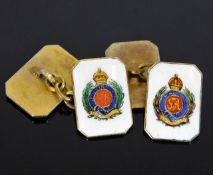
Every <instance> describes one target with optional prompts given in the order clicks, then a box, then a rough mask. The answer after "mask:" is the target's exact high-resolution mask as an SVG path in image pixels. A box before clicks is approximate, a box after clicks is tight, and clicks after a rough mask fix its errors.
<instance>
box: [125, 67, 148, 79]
mask: <svg viewBox="0 0 213 175" xmlns="http://www.w3.org/2000/svg"><path fill="white" fill-rule="evenodd" d="M150 66H151V65H148V64H147V65H143V64H141V65H139V66H138V67H137V68H136V69H130V70H128V72H129V73H130V74H131V75H137V76H139V77H140V78H141V79H143V80H144V81H146V78H145V76H144V73H145V68H146V67H150Z"/></svg>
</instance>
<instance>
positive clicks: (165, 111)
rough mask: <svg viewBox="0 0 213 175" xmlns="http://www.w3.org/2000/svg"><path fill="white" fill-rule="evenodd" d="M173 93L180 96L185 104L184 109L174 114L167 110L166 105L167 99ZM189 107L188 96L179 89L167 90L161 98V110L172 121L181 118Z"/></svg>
mask: <svg viewBox="0 0 213 175" xmlns="http://www.w3.org/2000/svg"><path fill="white" fill-rule="evenodd" d="M172 95H175V96H178V97H179V98H180V99H181V100H182V103H183V106H182V109H181V110H180V111H179V112H178V113H176V114H172V113H170V112H169V111H167V109H166V105H165V102H166V99H167V98H168V97H170V96H172ZM187 109H188V100H187V98H186V96H185V95H184V94H182V93H181V92H179V91H173V90H171V91H169V92H167V93H166V94H164V95H163V96H162V98H161V101H160V110H161V111H162V112H163V113H164V114H165V115H166V116H167V117H168V118H169V120H170V121H172V122H173V121H175V120H177V119H179V118H181V117H182V116H183V115H184V114H185V113H186V111H187Z"/></svg>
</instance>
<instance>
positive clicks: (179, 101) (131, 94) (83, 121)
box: [6, 41, 202, 142]
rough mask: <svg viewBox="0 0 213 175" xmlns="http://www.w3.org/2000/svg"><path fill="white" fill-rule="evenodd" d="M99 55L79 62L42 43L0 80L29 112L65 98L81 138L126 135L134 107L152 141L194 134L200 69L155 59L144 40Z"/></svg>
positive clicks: (42, 112) (40, 113)
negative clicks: (142, 113) (140, 111)
mask: <svg viewBox="0 0 213 175" xmlns="http://www.w3.org/2000/svg"><path fill="white" fill-rule="evenodd" d="M105 55H106V57H103V58H92V59H80V60H78V59H76V58H75V57H74V56H72V55H71V54H69V53H68V52H67V51H66V50H64V49H63V48H62V47H60V46H58V45H49V46H45V47H43V48H42V49H41V50H40V51H39V52H38V53H37V54H36V55H35V56H34V57H33V58H32V59H31V60H30V61H28V62H27V63H26V64H25V65H24V66H23V67H22V68H21V69H20V70H19V71H18V72H16V73H15V74H14V75H13V76H12V77H11V78H10V79H9V80H8V81H7V82H6V94H7V96H8V98H10V99H11V100H12V101H13V102H15V103H16V104H17V105H18V106H20V107H21V108H22V109H23V110H24V111H25V112H27V113H28V114H29V115H30V116H31V117H32V118H46V117H47V116H48V115H49V114H50V113H51V112H52V111H53V110H54V109H55V108H56V107H57V106H58V105H59V104H60V103H61V102H62V101H64V103H65V104H66V105H67V106H68V107H69V108H70V109H73V110H75V112H76V122H77V128H78V131H79V132H81V133H82V134H83V135H84V136H85V137H87V138H93V137H100V136H111V135H121V134H126V133H127V132H128V130H129V129H130V128H131V127H132V125H133V118H132V109H135V108H145V121H144V130H145V132H146V133H147V134H148V135H149V136H150V137H151V138H152V139H153V140H172V141H182V142H191V141H192V140H193V139H194V138H195V137H196V136H198V135H199V132H200V111H201V110H200V108H201V89H202V73H201V71H200V70H199V69H198V68H197V67H196V66H195V65H193V64H184V63H168V62H160V56H159V52H158V48H157V46H156V45H154V44H153V43H151V42H150V41H133V42H121V43H114V44H112V45H111V46H110V47H109V48H108V49H107V50H106V52H105Z"/></svg>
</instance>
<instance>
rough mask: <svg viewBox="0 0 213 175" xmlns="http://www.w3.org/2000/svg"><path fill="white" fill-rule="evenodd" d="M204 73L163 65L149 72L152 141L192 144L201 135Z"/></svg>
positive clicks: (147, 116) (148, 126) (148, 112)
mask: <svg viewBox="0 0 213 175" xmlns="http://www.w3.org/2000/svg"><path fill="white" fill-rule="evenodd" d="M201 88H202V73H201V71H200V70H199V69H198V68H197V67H196V66H195V65H192V64H181V63H164V62H160V63H158V64H156V65H154V66H153V67H152V68H151V69H150V70H149V77H148V93H147V105H146V114H145V126H144V127H145V131H146V133H147V134H148V135H149V136H150V137H151V138H152V139H153V140H173V141H183V142H190V141H192V140H193V139H194V138H195V137H197V136H198V135H199V132H200V112H201Z"/></svg>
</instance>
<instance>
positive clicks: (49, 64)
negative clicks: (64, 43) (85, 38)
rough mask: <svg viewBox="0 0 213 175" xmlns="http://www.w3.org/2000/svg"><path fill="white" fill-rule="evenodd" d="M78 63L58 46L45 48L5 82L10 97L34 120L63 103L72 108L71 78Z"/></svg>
mask: <svg viewBox="0 0 213 175" xmlns="http://www.w3.org/2000/svg"><path fill="white" fill-rule="evenodd" d="M77 62H78V61H77V59H76V58H75V57H74V56H72V55H71V54H69V53H68V52H67V51H66V50H64V49H63V48H62V47H60V46H59V45H48V46H45V47H43V48H42V49H41V50H40V51H39V52H38V53H37V54H36V55H35V56H33V58H32V59H30V61H28V62H27V63H26V64H25V65H24V66H23V67H22V68H21V69H20V70H19V71H18V72H16V73H15V74H14V75H13V76H12V77H11V78H10V79H9V80H8V81H7V82H6V85H5V88H6V94H7V97H8V98H10V99H11V100H12V101H13V102H15V103H16V104H17V105H18V106H19V107H21V108H22V109H23V110H24V111H25V112H27V113H28V114H29V115H30V116H32V117H33V118H38V117H40V118H41V117H42V118H44V117H47V116H48V115H49V114H50V113H51V112H52V111H53V110H54V109H55V108H56V107H57V106H58V105H59V104H60V103H61V102H62V101H65V103H66V104H67V105H68V106H69V107H71V108H73V104H71V101H72V99H71V98H72V97H71V96H72V91H70V90H71V89H72V81H71V78H70V76H71V69H72V67H73V66H74V65H75V64H76V63H77ZM65 80H66V81H65Z"/></svg>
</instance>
